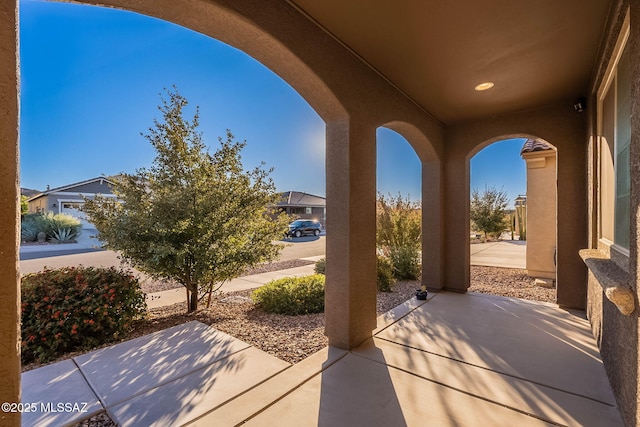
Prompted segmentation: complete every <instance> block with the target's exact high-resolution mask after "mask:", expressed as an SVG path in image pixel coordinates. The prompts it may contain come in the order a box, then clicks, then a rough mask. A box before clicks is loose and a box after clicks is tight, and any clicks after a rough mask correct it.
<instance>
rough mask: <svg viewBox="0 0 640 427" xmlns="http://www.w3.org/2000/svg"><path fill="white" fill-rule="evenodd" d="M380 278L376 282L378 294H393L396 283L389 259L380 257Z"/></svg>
mask: <svg viewBox="0 0 640 427" xmlns="http://www.w3.org/2000/svg"><path fill="white" fill-rule="evenodd" d="M377 270H378V278H377V281H376V284H377V287H378V292H393V285H394V283H395V282H396V280H395V278H394V277H393V265H392V264H391V260H389V258H387V257H384V256H380V255H378V268H377Z"/></svg>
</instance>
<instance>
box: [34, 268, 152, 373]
mask: <svg viewBox="0 0 640 427" xmlns="http://www.w3.org/2000/svg"><path fill="white" fill-rule="evenodd" d="M145 311H146V303H145V297H144V294H143V293H142V291H141V290H140V284H139V283H138V280H137V279H136V278H135V277H133V276H132V275H131V273H130V272H128V271H120V270H116V269H115V268H113V267H111V268H94V267H86V268H85V267H78V268H74V267H65V268H61V269H57V270H44V271H41V272H39V273H34V274H29V275H26V276H24V277H23V278H22V362H23V363H29V362H32V361H37V362H46V361H49V360H52V359H55V358H56V357H58V356H60V355H62V354H64V353H67V352H70V351H76V350H84V349H90V348H92V347H95V346H97V345H100V344H103V343H108V342H111V341H113V340H116V339H118V338H122V337H123V335H124V334H125V333H126V332H127V331H128V330H129V328H130V326H131V322H132V321H133V320H134V319H137V318H139V317H141V316H142V315H143V314H144V313H145Z"/></svg>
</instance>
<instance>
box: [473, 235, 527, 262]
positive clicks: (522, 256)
mask: <svg viewBox="0 0 640 427" xmlns="http://www.w3.org/2000/svg"><path fill="white" fill-rule="evenodd" d="M471 265H482V266H487V267H502V268H521V269H526V268H527V242H526V241H522V240H501V241H499V242H490V243H474V244H472V245H471Z"/></svg>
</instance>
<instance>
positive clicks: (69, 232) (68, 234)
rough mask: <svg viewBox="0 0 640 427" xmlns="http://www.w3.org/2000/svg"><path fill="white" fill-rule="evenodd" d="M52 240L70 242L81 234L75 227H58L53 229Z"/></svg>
mask: <svg viewBox="0 0 640 427" xmlns="http://www.w3.org/2000/svg"><path fill="white" fill-rule="evenodd" d="M51 234H52V237H51V240H52V241H54V242H56V243H70V242H73V241H74V240H75V238H76V237H78V234H80V233H79V232H78V231H76V230H75V229H74V228H58V229H57V230H53V231H52V233H51Z"/></svg>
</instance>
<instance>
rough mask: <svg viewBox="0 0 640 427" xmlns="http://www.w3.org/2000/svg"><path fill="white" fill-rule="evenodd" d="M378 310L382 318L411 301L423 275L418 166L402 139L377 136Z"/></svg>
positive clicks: (386, 132) (384, 132)
mask: <svg viewBox="0 0 640 427" xmlns="http://www.w3.org/2000/svg"><path fill="white" fill-rule="evenodd" d="M376 154H377V161H376V175H377V179H376V183H377V194H378V196H377V203H376V248H377V257H378V258H377V290H378V293H377V295H378V297H377V307H378V314H382V313H385V312H387V311H389V310H390V309H392V308H393V307H395V306H396V305H398V304H401V303H402V302H404V301H406V300H407V299H409V298H410V297H411V296H413V295H414V294H415V290H416V289H417V288H419V286H420V284H419V280H420V277H421V275H422V265H421V264H422V256H421V250H422V197H421V195H422V185H423V183H422V179H421V176H422V163H421V162H420V159H419V158H418V156H417V154H416V151H415V149H414V148H413V147H412V145H411V144H410V143H409V142H408V141H407V139H405V137H404V136H403V135H402V134H401V133H399V132H396V131H394V130H391V129H389V128H387V127H379V128H378V129H377V131H376Z"/></svg>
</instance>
